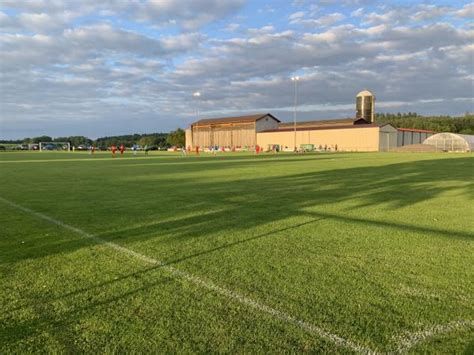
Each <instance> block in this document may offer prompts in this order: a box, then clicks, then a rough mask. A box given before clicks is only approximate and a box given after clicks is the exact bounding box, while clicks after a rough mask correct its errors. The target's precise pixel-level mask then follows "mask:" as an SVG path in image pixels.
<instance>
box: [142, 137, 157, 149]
mask: <svg viewBox="0 0 474 355" xmlns="http://www.w3.org/2000/svg"><path fill="white" fill-rule="evenodd" d="M155 141H156V138H155V137H153V136H143V137H141V138H140V139H139V140H138V144H139V145H141V146H142V147H144V146H146V145H147V146H151V145H155Z"/></svg>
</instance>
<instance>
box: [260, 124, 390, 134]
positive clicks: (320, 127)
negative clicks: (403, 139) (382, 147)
mask: <svg viewBox="0 0 474 355" xmlns="http://www.w3.org/2000/svg"><path fill="white" fill-rule="evenodd" d="M385 126H392V125H391V124H390V123H383V124H377V123H368V124H358V125H354V124H349V125H332V126H331V125H327V126H304V127H301V126H300V127H298V126H296V130H297V131H319V130H324V129H353V128H374V127H379V128H380V127H385ZM392 127H393V126H392ZM293 130H294V128H291V127H285V128H279V129H268V130H265V131H262V132H259V133H269V132H292V131H293Z"/></svg>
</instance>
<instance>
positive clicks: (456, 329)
mask: <svg viewBox="0 0 474 355" xmlns="http://www.w3.org/2000/svg"><path fill="white" fill-rule="evenodd" d="M473 175H474V156H473V155H472V154H415V153H412V154H394V153H357V154H356V153H354V154H342V153H341V154H307V155H293V154H282V155H272V154H263V155H259V156H255V155H250V154H223V155H219V156H216V157H213V156H207V155H202V156H199V157H196V156H188V157H184V156H180V155H178V154H173V153H161V154H160V153H154V154H153V153H150V156H147V157H145V156H143V155H140V156H138V157H133V156H132V155H131V153H128V155H127V156H126V157H124V158H119V157H118V158H115V159H112V158H111V157H110V155H109V154H108V153H107V154H106V153H97V154H96V155H95V156H90V155H88V154H84V153H77V152H76V153H49V152H34V153H23V152H18V153H3V154H0V178H1V185H0V208H1V214H0V226H1V228H0V232H1V235H0V245H1V248H0V267H1V269H0V271H1V272H0V282H1V285H2V287H1V288H0V304H1V305H2V307H1V308H2V311H1V312H0V353H19V352H56V353H57V352H71V353H76V352H92V353H96V352H107V353H109V352H199V353H203V352H239V353H244V352H250V353H255V352H259V353H265V352H271V353H276V352H304V351H306V352H330V353H358V352H362V353H368V352H380V353H385V352H402V353H403V352H439V353H441V352H455V353H463V352H466V353H472V352H473V350H474V306H473V305H474V296H473V295H474V234H473V230H474V222H473V220H474V218H473V216H474V205H473V198H474V179H473Z"/></svg>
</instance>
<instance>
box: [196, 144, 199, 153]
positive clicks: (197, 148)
mask: <svg viewBox="0 0 474 355" xmlns="http://www.w3.org/2000/svg"><path fill="white" fill-rule="evenodd" d="M196 155H199V146H198V145H197V146H196Z"/></svg>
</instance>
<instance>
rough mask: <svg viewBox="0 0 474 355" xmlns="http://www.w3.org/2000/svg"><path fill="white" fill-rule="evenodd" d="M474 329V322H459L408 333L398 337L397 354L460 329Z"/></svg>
mask: <svg viewBox="0 0 474 355" xmlns="http://www.w3.org/2000/svg"><path fill="white" fill-rule="evenodd" d="M468 327H474V321H472V320H471V321H469V320H457V321H454V322H450V323H448V324H437V325H434V326H432V327H430V328H427V329H425V330H420V331H417V332H412V333H407V334H405V335H401V336H397V337H396V339H397V340H398V342H399V343H398V347H397V349H396V352H397V353H405V352H407V351H408V350H410V349H411V348H413V347H414V346H416V345H418V344H419V343H421V342H424V341H426V340H428V339H429V338H432V337H435V336H437V335H441V334H447V333H450V332H452V331H455V330H457V329H460V328H468Z"/></svg>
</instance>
